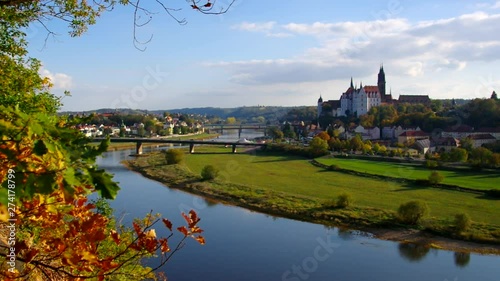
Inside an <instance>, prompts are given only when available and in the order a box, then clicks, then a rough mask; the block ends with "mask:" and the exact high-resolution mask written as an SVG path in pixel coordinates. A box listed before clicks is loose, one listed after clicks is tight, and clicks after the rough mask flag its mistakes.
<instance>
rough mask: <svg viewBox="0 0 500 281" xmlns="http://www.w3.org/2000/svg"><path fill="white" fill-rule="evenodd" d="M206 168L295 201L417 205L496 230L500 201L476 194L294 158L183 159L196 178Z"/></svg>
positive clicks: (442, 216)
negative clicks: (345, 199)
mask: <svg viewBox="0 0 500 281" xmlns="http://www.w3.org/2000/svg"><path fill="white" fill-rule="evenodd" d="M197 151H198V152H200V151H201V149H198V150H197ZM210 151H213V148H212V149H210ZM207 164H212V165H214V166H216V167H218V168H219V169H220V171H221V178H223V179H225V180H226V181H230V182H231V183H234V184H239V185H245V186H249V187H253V188H259V189H264V190H269V191H274V192H284V193H288V194H290V195H298V196H302V197H306V198H309V199H312V200H314V201H318V202H324V201H325V200H328V199H332V198H335V197H336V196H337V195H339V194H340V193H341V192H348V193H350V194H351V195H352V196H353V198H354V200H355V205H356V206H359V207H374V208H381V209H387V210H396V209H397V208H398V206H399V205H400V204H401V203H402V202H406V201H409V200H414V199H420V200H423V201H425V202H427V204H428V205H429V207H430V209H431V216H433V217H438V218H440V219H451V218H452V217H453V216H454V215H455V214H457V213H460V212H466V213H468V214H469V215H470V216H471V217H472V219H473V220H474V221H476V222H483V223H487V224H493V225H497V226H500V216H498V210H499V209H500V200H489V199H483V198H480V196H478V195H476V194H470V193H465V192H457V191H449V190H442V189H433V188H414V187H411V186H405V185H402V184H400V183H396V182H387V181H383V180H376V179H369V178H363V177H357V176H353V175H347V174H343V173H338V172H332V171H324V170H323V169H320V168H318V167H315V166H312V165H311V164H310V163H308V161H307V160H304V159H303V158H295V157H292V156H286V157H284V156H270V155H259V156H252V155H246V154H236V155H234V154H193V155H189V156H187V157H186V165H187V166H188V167H189V169H190V170H191V171H192V172H194V173H195V174H198V175H199V173H200V171H201V169H202V168H203V166H205V165H207Z"/></svg>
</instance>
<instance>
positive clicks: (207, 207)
mask: <svg viewBox="0 0 500 281" xmlns="http://www.w3.org/2000/svg"><path fill="white" fill-rule="evenodd" d="M221 137H223V136H221ZM242 137H246V136H242ZM224 138H225V137H224ZM131 153H132V151H116V152H108V153H106V154H105V155H104V157H102V158H100V159H99V160H98V164H99V166H100V167H102V168H105V169H106V170H108V171H109V172H110V173H113V174H114V175H115V177H114V179H115V180H116V181H118V182H119V183H120V187H121V191H120V192H119V194H118V196H117V198H116V199H115V200H114V201H112V202H111V206H112V207H113V208H114V209H115V213H116V215H117V216H119V217H123V223H125V224H129V225H130V222H131V220H132V219H133V218H134V217H144V215H145V214H147V213H148V212H149V211H151V210H153V212H154V213H161V214H163V216H164V217H167V218H169V219H170V220H172V222H173V223H174V225H177V226H179V225H182V224H183V223H184V221H183V219H182V218H181V216H180V212H187V211H189V210H190V209H194V210H195V211H197V212H198V215H199V216H200V217H201V221H200V223H199V226H200V227H201V228H202V229H204V230H205V232H204V233H203V234H204V236H205V239H206V245H203V246H202V245H199V244H197V243H196V242H195V241H194V240H190V241H188V243H186V245H185V246H184V247H183V248H182V250H181V251H179V252H178V253H176V255H175V256H174V257H173V259H172V260H171V261H169V263H167V265H166V266H164V267H163V270H164V271H165V272H166V274H167V277H168V278H169V280H173V281H183V280H220V281H223V280H238V281H245V280H262V281H265V280H270V281H271V280H273V281H274V280H275V281H280V280H289V281H299V280H339V281H350V280H370V281H396V280H404V281H422V280H427V281H434V280H435V281H465V280H471V281H489V280H491V281H493V280H495V281H497V280H500V257H498V256H483V255H476V254H470V255H469V254H460V253H454V252H450V251H443V250H436V249H427V248H422V247H416V246H413V245H407V244H399V243H396V242H391V241H383V240H378V239H374V238H371V237H370V236H369V235H366V234H363V233H357V232H356V231H347V230H344V231H343V230H339V229H337V228H327V227H324V226H322V225H317V224H311V223H307V222H300V221H295V220H290V219H284V218H276V217H272V216H269V215H265V214H260V213H256V212H252V211H249V210H246V209H243V208H239V207H234V206H229V205H224V204H218V203H214V202H209V201H206V200H204V199H203V198H201V197H198V196H194V195H191V194H188V193H184V192H182V191H179V190H173V189H169V188H167V187H166V186H164V185H162V184H161V183H158V182H155V181H152V180H149V179H147V178H144V177H142V176H141V175H140V174H137V173H134V172H131V171H129V170H127V169H126V168H125V167H124V166H123V165H121V164H120V162H121V161H122V160H126V159H129V156H128V155H129V154H131ZM163 228H164V227H161V226H160V225H159V226H158V228H157V234H158V235H164V236H166V235H167V234H168V233H167V232H166V231H164V230H163ZM176 236H177V237H178V236H180V235H176ZM174 242H175V239H172V240H171V241H170V244H171V246H173V245H174V244H173V243H174ZM147 263H148V264H149V265H151V266H154V265H155V264H156V263H157V261H156V260H154V259H152V260H148V261H147Z"/></svg>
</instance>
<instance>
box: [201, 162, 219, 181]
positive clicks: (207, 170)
mask: <svg viewBox="0 0 500 281" xmlns="http://www.w3.org/2000/svg"><path fill="white" fill-rule="evenodd" d="M218 175H219V170H218V169H217V168H215V167H214V166H213V165H206V166H205V167H203V169H202V170H201V178H202V179H203V180H213V179H215V178H216V177H217V176H218Z"/></svg>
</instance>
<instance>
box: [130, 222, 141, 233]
mask: <svg viewBox="0 0 500 281" xmlns="http://www.w3.org/2000/svg"><path fill="white" fill-rule="evenodd" d="M132 225H133V226H134V230H135V233H137V235H141V234H142V229H141V227H140V226H139V224H137V223H136V222H133V223H132Z"/></svg>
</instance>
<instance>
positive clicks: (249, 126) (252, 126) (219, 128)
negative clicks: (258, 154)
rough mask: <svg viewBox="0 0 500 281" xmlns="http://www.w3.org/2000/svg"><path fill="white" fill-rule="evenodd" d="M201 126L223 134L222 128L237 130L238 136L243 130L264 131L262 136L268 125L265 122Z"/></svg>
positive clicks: (265, 132)
mask: <svg viewBox="0 0 500 281" xmlns="http://www.w3.org/2000/svg"><path fill="white" fill-rule="evenodd" d="M203 127H204V128H205V129H208V132H220V134H224V130H238V138H241V132H242V131H243V130H256V131H257V130H259V131H263V132H264V136H267V128H269V127H270V126H268V125H266V124H242V125H232V124H205V125H204V126H203Z"/></svg>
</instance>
